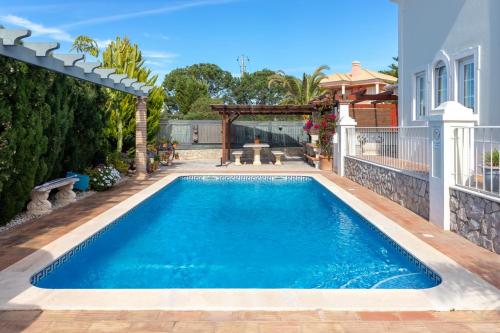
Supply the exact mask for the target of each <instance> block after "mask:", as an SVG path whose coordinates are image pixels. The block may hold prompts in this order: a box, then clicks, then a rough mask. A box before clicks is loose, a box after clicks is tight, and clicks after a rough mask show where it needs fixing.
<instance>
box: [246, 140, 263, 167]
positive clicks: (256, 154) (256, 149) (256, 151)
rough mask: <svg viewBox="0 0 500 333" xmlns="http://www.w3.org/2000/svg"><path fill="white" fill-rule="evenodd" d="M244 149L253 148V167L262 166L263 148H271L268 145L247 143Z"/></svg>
mask: <svg viewBox="0 0 500 333" xmlns="http://www.w3.org/2000/svg"><path fill="white" fill-rule="evenodd" d="M243 148H252V149H253V165H261V164H262V163H261V162H260V151H261V150H262V148H269V145H268V144H267V143H245V144H244V145H243Z"/></svg>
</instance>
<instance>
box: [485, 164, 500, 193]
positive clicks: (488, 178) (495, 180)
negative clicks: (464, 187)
mask: <svg viewBox="0 0 500 333" xmlns="http://www.w3.org/2000/svg"><path fill="white" fill-rule="evenodd" d="M483 168H484V169H483V170H484V189H485V190H486V191H489V192H498V191H499V181H500V168H499V167H490V166H484V167H483ZM492 185H493V186H492Z"/></svg>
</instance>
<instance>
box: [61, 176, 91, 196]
mask: <svg viewBox="0 0 500 333" xmlns="http://www.w3.org/2000/svg"><path fill="white" fill-rule="evenodd" d="M66 177H77V178H78V181H77V182H76V183H75V184H74V185H73V188H74V189H75V190H79V191H87V190H88V189H89V185H90V177H89V176H88V174H83V173H77V172H66Z"/></svg>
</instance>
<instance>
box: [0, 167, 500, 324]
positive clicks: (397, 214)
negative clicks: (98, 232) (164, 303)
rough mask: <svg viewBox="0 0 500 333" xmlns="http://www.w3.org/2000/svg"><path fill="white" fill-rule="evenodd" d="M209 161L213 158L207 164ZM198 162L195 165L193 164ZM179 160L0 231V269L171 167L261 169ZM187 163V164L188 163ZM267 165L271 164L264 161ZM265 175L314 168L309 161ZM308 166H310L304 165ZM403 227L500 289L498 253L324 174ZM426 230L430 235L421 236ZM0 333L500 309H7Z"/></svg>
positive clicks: (477, 319) (472, 315)
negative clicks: (147, 176) (202, 165)
mask: <svg viewBox="0 0 500 333" xmlns="http://www.w3.org/2000/svg"><path fill="white" fill-rule="evenodd" d="M210 163H213V161H212V162H210ZM199 164H200V163H198V165H199ZM193 165H194V164H192V163H186V164H183V167H181V165H180V164H179V165H177V166H176V168H174V169H169V170H163V171H160V172H158V173H156V174H155V175H154V176H153V177H151V178H150V179H148V180H145V181H136V180H129V181H127V182H125V183H123V184H121V185H120V186H117V187H116V188H113V189H111V190H109V191H106V192H102V193H98V194H95V195H93V196H90V197H88V198H86V199H83V200H81V201H79V202H77V203H74V204H71V205H69V206H66V207H64V208H61V209H59V210H56V211H54V212H53V213H52V214H50V215H46V216H43V217H40V218H38V219H35V220H33V221H31V222H29V223H27V224H25V225H22V226H19V227H17V228H14V229H12V230H9V231H7V232H4V233H1V234H0V269H3V268H6V267H7V266H9V265H11V264H13V263H15V262H16V261H18V260H19V259H21V258H23V257H25V256H27V255H29V254H30V253H32V252H34V251H36V250H37V249H39V248H41V247H42V246H44V245H46V244H48V243H50V242H51V241H53V240H55V239H57V238H59V237H60V236H62V235H64V234H66V233H67V232H69V231H71V230H73V229H74V228H76V227H78V226H79V225H81V224H83V223H85V222H87V221H89V220H90V219H91V218H93V217H95V216H97V215H98V214H100V213H102V212H104V211H106V210H107V209H109V208H110V207H112V206H114V205H115V204H116V203H118V202H120V201H122V200H124V199H125V198H127V197H129V196H130V195H132V194H133V193H136V192H137V191H139V190H141V189H143V188H145V187H146V186H148V185H150V184H152V183H153V182H155V181H156V180H158V179H160V178H161V177H163V176H164V175H165V174H167V173H168V172H171V171H178V172H179V171H181V172H186V171H188V170H192V171H195V172H200V171H205V172H213V171H217V172H227V173H235V172H238V171H245V172H262V171H263V170H264V168H260V169H259V168H255V167H253V166H251V167H252V168H253V169H252V170H243V169H242V168H235V167H228V168H216V167H215V164H213V165H212V166H210V167H206V168H194V167H193ZM188 167H189V168H188ZM266 167H267V168H269V167H271V166H266ZM296 167H297V168H300V170H294V169H293V168H291V167H289V168H288V169H287V170H286V171H285V170H284V169H280V170H278V169H273V170H269V169H268V170H264V171H265V172H272V171H276V172H284V171H285V172H293V171H299V172H305V171H306V170H307V171H311V172H317V171H316V170H315V169H313V168H310V167H309V166H307V165H299V164H297V165H296ZM304 167H305V168H306V169H303V168H304ZM307 168H308V169H307ZM323 174H324V175H325V176H326V177H328V178H329V179H331V180H332V181H334V182H335V183H336V184H337V185H339V186H341V187H342V188H344V189H346V190H348V191H350V192H351V193H352V194H353V195H355V196H357V197H358V198H360V199H362V200H363V201H365V202H366V203H367V204H369V205H370V206H372V207H374V208H375V209H377V210H378V211H380V212H383V213H384V214H385V215H387V216H388V217H389V218H391V219H393V220H394V221H395V222H397V223H399V224H400V225H401V226H403V227H404V228H405V229H407V230H408V231H410V232H412V233H413V234H415V235H416V236H417V237H419V238H421V239H422V240H423V241H425V242H427V243H429V244H430V245H432V246H434V247H435V248H437V249H438V250H440V251H441V252H443V253H445V254H446V255H448V256H450V257H451V258H452V259H454V260H455V261H457V262H458V263H460V264H461V265H462V266H464V267H466V268H467V269H469V270H471V271H473V272H475V273H476V274H478V275H480V276H482V277H483V278H484V279H485V280H487V281H489V282H490V283H492V284H494V285H496V286H497V287H499V288H500V256H498V255H496V254H493V253H491V252H489V251H487V250H485V249H482V248H480V247H478V246H476V245H474V244H472V243H470V242H468V241H467V240H465V239H463V238H462V237H460V236H458V235H456V234H454V233H452V232H445V231H442V230H439V229H438V228H436V227H434V226H433V225H432V224H430V223H429V222H427V221H425V220H424V219H422V218H421V217H419V216H417V215H415V214H413V213H412V212H410V211H408V210H406V209H404V208H402V207H401V206H399V205H397V204H396V203H394V202H392V201H390V200H388V199H386V198H383V197H381V196H379V195H377V194H375V193H374V192H371V191H369V190H367V189H365V188H363V187H361V186H359V185H358V184H356V183H353V182H351V181H349V180H347V179H345V178H341V177H338V176H336V175H334V174H331V173H323ZM426 235H431V236H432V237H431V238H429V237H426ZM0 332H2V333H3V332H5V333H7V332H214V333H221V332H259V333H265V332H276V333H286V332H302V333H306V332H443V333H445V332H453V333H460V332H493V333H494V332H499V333H500V311H499V312H324V311H308V312H162V311H146V312H144V311H139V312H131V311H115V312H113V311H95V312H94V311H92V312H91V311H6V312H0Z"/></svg>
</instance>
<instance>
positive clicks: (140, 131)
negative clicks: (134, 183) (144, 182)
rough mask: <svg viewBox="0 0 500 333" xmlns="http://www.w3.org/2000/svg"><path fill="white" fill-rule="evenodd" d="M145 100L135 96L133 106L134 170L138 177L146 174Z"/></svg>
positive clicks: (146, 129) (146, 131) (146, 128)
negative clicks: (135, 102) (135, 101)
mask: <svg viewBox="0 0 500 333" xmlns="http://www.w3.org/2000/svg"><path fill="white" fill-rule="evenodd" d="M147 100H148V99H147V97H140V96H139V97H137V104H136V107H135V170H136V171H135V172H136V176H137V178H138V179H144V178H146V175H147V174H148V171H147V164H148V151H147V143H148V126H147V107H146V102H147Z"/></svg>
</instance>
